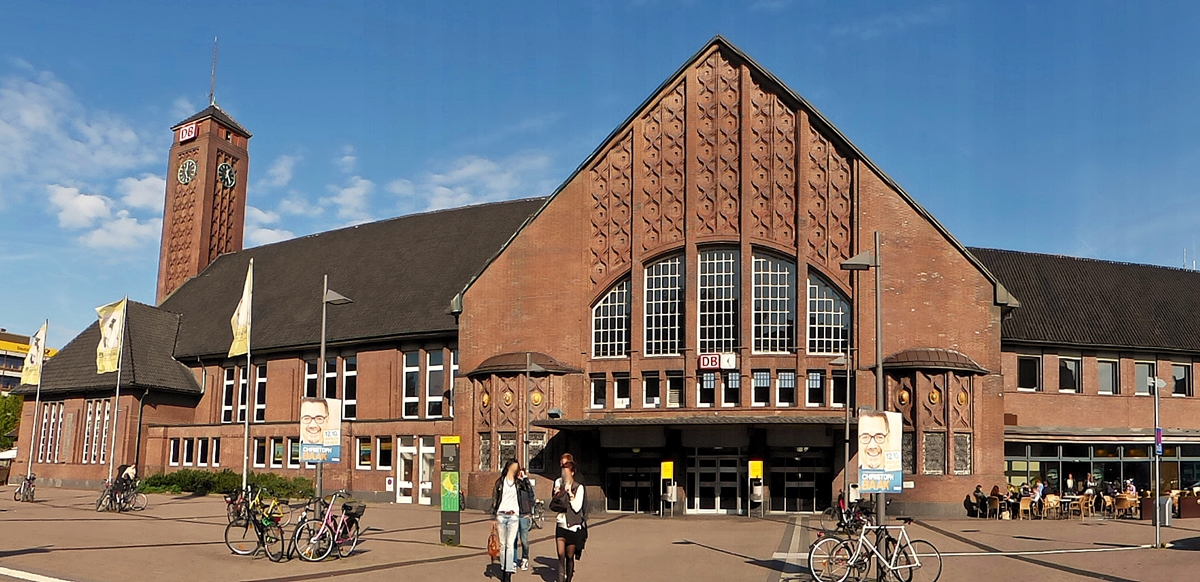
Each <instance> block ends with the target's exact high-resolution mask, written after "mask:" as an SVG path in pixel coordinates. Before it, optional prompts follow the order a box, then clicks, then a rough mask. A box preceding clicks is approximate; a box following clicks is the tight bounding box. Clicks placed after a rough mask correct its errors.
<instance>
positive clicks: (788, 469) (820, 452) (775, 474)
mask: <svg viewBox="0 0 1200 582" xmlns="http://www.w3.org/2000/svg"><path fill="white" fill-rule="evenodd" d="M832 453H833V451H832V449H830V448H827V447H798V448H797V450H796V451H794V452H788V453H783V452H782V451H778V452H774V453H773V454H772V457H771V465H770V473H769V475H768V477H769V479H770V481H769V484H770V486H771V511H776V512H787V513H793V512H799V511H821V510H824V509H825V508H826V507H828V506H829V499H830V496H831V495H832V486H833V483H832V481H833V454H832Z"/></svg>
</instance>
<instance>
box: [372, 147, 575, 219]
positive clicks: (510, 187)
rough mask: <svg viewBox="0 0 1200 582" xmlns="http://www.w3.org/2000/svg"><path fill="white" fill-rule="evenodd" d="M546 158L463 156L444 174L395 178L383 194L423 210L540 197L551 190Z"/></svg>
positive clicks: (532, 154) (531, 154)
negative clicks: (408, 202)
mask: <svg viewBox="0 0 1200 582" xmlns="http://www.w3.org/2000/svg"><path fill="white" fill-rule="evenodd" d="M549 169H550V157H549V156H546V155H544V154H540V153H536V152H526V153H521V154H517V155H514V156H511V157H509V158H506V159H503V160H499V161H497V160H491V159H488V158H483V157H479V156H464V157H461V158H459V159H457V160H455V161H454V162H453V163H451V164H450V167H449V168H448V169H447V170H446V171H444V172H431V173H428V174H425V175H424V176H422V177H420V178H418V179H417V180H415V181H414V180H407V179H399V180H394V181H392V182H390V183H388V185H387V191H388V192H391V193H392V194H395V195H397V196H399V197H400V198H401V199H402V200H408V201H412V202H416V203H418V205H420V206H423V207H424V209H425V210H438V209H441V208H453V207H456V206H463V205H467V204H478V203H480V202H491V201H495V200H507V199H512V198H524V197H530V196H540V195H545V194H548V193H549V189H550V188H552V187H553V186H552V183H550V182H549V181H548V180H547V179H546V178H547V174H548V171H549Z"/></svg>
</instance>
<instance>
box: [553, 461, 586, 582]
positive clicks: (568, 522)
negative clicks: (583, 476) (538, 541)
mask: <svg viewBox="0 0 1200 582" xmlns="http://www.w3.org/2000/svg"><path fill="white" fill-rule="evenodd" d="M561 467H562V478H560V479H558V480H557V481H555V482H554V499H553V500H552V501H551V504H552V505H554V506H555V507H552V509H555V510H557V511H558V512H559V513H558V519H557V520H556V521H557V523H558V525H557V527H555V528H554V542H555V544H556V546H557V549H558V582H571V580H572V579H573V578H574V577H575V558H576V557H578V555H579V553H580V552H582V551H583V545H584V542H585V541H586V540H587V517H586V515H585V512H584V505H583V503H584V491H585V489H584V487H583V485H582V484H580V483H579V482H578V481H576V480H575V462H574V461H571V460H567V459H563V460H562V463H561Z"/></svg>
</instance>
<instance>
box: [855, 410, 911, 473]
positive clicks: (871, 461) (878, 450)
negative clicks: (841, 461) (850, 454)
mask: <svg viewBox="0 0 1200 582" xmlns="http://www.w3.org/2000/svg"><path fill="white" fill-rule="evenodd" d="M901 430H902V429H901V420H900V413H899V412H876V411H872V412H864V413H862V414H860V415H859V417H858V490H859V492H860V493H900V492H901V491H902V490H903V487H904V475H903V471H902V468H901V461H900V435H901Z"/></svg>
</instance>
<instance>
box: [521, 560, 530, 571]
mask: <svg viewBox="0 0 1200 582" xmlns="http://www.w3.org/2000/svg"><path fill="white" fill-rule="evenodd" d="M521 569H522V570H528V569H529V560H528V559H524V560H521Z"/></svg>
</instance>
